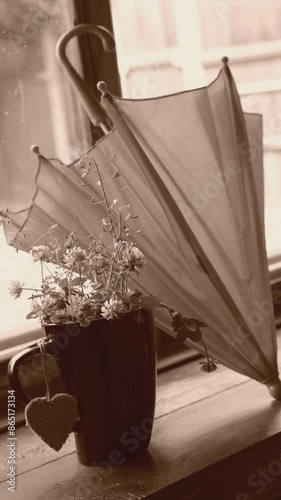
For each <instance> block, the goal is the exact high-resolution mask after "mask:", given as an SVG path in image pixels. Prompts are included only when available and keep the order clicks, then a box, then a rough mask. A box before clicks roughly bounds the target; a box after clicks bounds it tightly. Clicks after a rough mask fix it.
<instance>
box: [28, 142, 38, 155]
mask: <svg viewBox="0 0 281 500" xmlns="http://www.w3.org/2000/svg"><path fill="white" fill-rule="evenodd" d="M30 149H31V151H32V153H35V154H36V155H40V150H39V147H38V146H36V144H33V146H31V148H30Z"/></svg>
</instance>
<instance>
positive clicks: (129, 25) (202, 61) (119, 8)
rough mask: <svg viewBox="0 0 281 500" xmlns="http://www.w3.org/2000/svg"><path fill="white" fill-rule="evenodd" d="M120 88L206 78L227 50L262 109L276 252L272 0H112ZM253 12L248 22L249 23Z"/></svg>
mask: <svg viewBox="0 0 281 500" xmlns="http://www.w3.org/2000/svg"><path fill="white" fill-rule="evenodd" d="M111 3H112V12H113V22H114V31H115V38H116V42H117V49H118V61H119V68H120V74H121V82H122V89H123V95H124V96H125V97H133V98H136V99H138V98H146V97H154V96H156V95H163V94H167V93H173V92H177V91H181V90H184V89H190V88H194V87H198V86H202V85H205V84H206V83H209V82H210V81H212V79H214V78H215V77H216V76H217V74H218V71H219V69H220V67H221V62H220V60H221V58H222V56H224V55H227V56H228V57H229V59H230V67H231V71H232V73H233V75H234V78H235V80H236V82H237V84H238V91H239V93H240V95H241V97H242V106H243V108H244V110H245V111H249V112H258V113H262V114H263V120H264V175H265V207H266V214H265V221H266V239H267V250H268V256H269V258H270V260H271V261H272V262H273V261H276V260H279V255H280V254H281V238H280V232H279V231H278V230H277V229H278V228H279V227H280V226H281V169H280V161H281V64H280V54H281V37H280V29H279V24H280V23H279V19H280V14H281V5H280V2H279V1H278V0H270V1H264V0H248V1H247V2H245V1H240V0H235V1H234V0H225V1H223V2H222V1H220V0H214V1H210V0H189V1H188V2H187V1H185V0H155V1H154V2H153V4H152V3H151V2H150V0H143V1H142V2H139V1H138V0H130V2H129V1H127V2H125V3H126V9H124V0H111ZM249 19H251V22H249Z"/></svg>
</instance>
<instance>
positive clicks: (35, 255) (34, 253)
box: [30, 245, 52, 262]
mask: <svg viewBox="0 0 281 500" xmlns="http://www.w3.org/2000/svg"><path fill="white" fill-rule="evenodd" d="M30 253H31V257H32V260H33V262H38V261H39V260H41V261H44V262H50V260H51V257H52V252H51V250H50V249H49V248H48V247H46V246H45V245H39V246H37V247H33V248H32V249H31V252H30Z"/></svg>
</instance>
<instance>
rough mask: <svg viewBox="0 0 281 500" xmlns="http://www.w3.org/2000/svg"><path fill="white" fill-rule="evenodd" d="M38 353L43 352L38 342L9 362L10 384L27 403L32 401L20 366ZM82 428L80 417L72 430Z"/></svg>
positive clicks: (77, 430)
mask: <svg viewBox="0 0 281 500" xmlns="http://www.w3.org/2000/svg"><path fill="white" fill-rule="evenodd" d="M37 354H41V351H40V347H39V345H38V344H32V345H31V346H29V347H26V349H23V350H22V351H20V352H18V353H17V354H15V356H13V357H12V358H11V359H10V361H9V364H8V377H9V381H10V384H11V386H12V388H13V389H15V391H16V394H18V395H19V396H20V397H21V398H22V400H23V401H24V403H25V404H28V403H29V402H30V401H31V398H30V397H29V396H28V394H26V392H25V390H24V388H23V387H22V385H21V383H20V379H19V367H20V365H21V364H22V363H23V362H24V361H25V360H27V359H28V358H30V357H32V356H36V355H37ZM80 430H81V419H80V418H79V419H78V420H77V421H76V422H75V423H74V427H73V429H72V432H79V431H80Z"/></svg>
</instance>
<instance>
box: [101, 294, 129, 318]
mask: <svg viewBox="0 0 281 500" xmlns="http://www.w3.org/2000/svg"><path fill="white" fill-rule="evenodd" d="M101 310H102V312H101V315H102V316H103V317H104V318H105V319H108V320H111V321H113V320H114V319H118V318H120V316H123V315H124V314H126V313H127V312H128V309H127V307H126V306H125V305H124V303H123V302H122V300H118V299H113V298H111V299H109V300H106V301H105V303H104V305H103V306H102V308H101Z"/></svg>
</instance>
